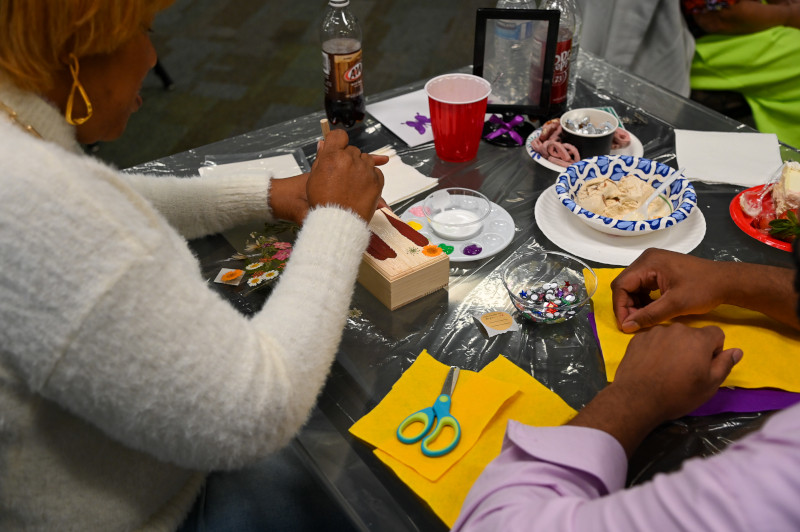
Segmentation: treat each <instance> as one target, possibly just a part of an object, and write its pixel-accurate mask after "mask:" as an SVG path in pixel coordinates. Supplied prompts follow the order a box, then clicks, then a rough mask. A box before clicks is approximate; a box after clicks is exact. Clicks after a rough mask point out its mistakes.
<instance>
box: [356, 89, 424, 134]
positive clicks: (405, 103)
mask: <svg viewBox="0 0 800 532" xmlns="http://www.w3.org/2000/svg"><path fill="white" fill-rule="evenodd" d="M367 111H368V112H369V114H371V115H372V116H374V117H375V119H376V120H378V121H379V122H380V123H381V124H383V125H384V126H386V127H387V128H389V130H390V131H391V132H392V133H394V134H395V135H397V136H398V137H400V138H401V139H403V142H405V143H406V144H408V145H409V146H410V147H412V148H413V147H414V146H419V145H420V144H424V143H426V142H431V141H432V140H433V129H431V123H430V118H431V112H430V109H429V108H428V95H427V94H425V90H424V89H420V90H418V91H414V92H410V93H408V94H404V95H402V96H398V97H396V98H389V99H388V100H384V101H382V102H378V103H372V104H369V105H367Z"/></svg>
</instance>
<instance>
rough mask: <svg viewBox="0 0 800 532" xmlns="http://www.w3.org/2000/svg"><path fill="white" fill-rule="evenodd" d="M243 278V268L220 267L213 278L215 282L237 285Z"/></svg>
mask: <svg viewBox="0 0 800 532" xmlns="http://www.w3.org/2000/svg"><path fill="white" fill-rule="evenodd" d="M242 279H244V270H238V269H232V268H222V269H220V271H219V273H218V274H217V276H216V277H215V278H214V282H215V283H220V284H229V285H232V286H238V285H239V283H241V282H242Z"/></svg>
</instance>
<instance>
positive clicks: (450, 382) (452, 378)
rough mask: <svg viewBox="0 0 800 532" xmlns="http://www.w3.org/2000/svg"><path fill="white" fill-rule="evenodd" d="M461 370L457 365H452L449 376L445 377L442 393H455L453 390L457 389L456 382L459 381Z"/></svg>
mask: <svg viewBox="0 0 800 532" xmlns="http://www.w3.org/2000/svg"><path fill="white" fill-rule="evenodd" d="M459 371H461V370H460V369H459V368H457V367H456V366H450V371H448V372H447V377H446V378H445V379H444V386H442V394H441V395H453V390H455V389H456V382H458V372H459Z"/></svg>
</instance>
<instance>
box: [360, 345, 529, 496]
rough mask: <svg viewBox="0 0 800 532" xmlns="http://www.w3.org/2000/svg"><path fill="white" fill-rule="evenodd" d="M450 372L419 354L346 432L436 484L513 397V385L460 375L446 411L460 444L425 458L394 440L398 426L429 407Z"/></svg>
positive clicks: (413, 446)
mask: <svg viewBox="0 0 800 532" xmlns="http://www.w3.org/2000/svg"><path fill="white" fill-rule="evenodd" d="M449 369H450V367H449V366H446V365H444V364H442V363H441V362H438V361H436V360H434V358H433V357H431V356H430V355H429V354H428V353H427V351H422V353H420V355H419V356H418V357H417V360H416V361H415V362H414V363H413V364H412V365H411V367H410V368H408V369H407V370H406V371H405V373H403V375H402V377H400V379H399V380H398V381H397V382H396V383H395V384H394V386H393V387H392V389H391V390H390V391H389V393H388V394H386V397H384V398H383V400H382V401H381V402H380V403H379V404H378V406H376V407H375V408H374V409H372V411H371V412H370V413H369V414H367V415H366V416H364V417H362V418H361V419H360V420H358V421H357V422H356V423H355V424H354V425H353V426H352V427H350V433H351V434H353V435H354V436H355V437H357V438H359V439H361V440H364V441H365V442H367V443H370V444H372V445H374V446H375V447H377V448H378V449H381V450H382V451H383V452H384V453H386V454H388V455H390V456H392V457H393V458H395V459H396V460H399V461H400V462H401V463H403V464H406V465H407V466H408V467H410V468H412V469H414V470H415V471H417V472H418V473H419V474H420V475H422V476H423V477H424V478H427V479H428V480H432V481H435V480H437V479H438V478H439V477H441V476H442V475H443V474H444V473H445V472H446V471H447V470H448V469H450V467H452V465H453V464H455V463H456V462H458V461H459V460H460V459H461V458H462V457H463V456H464V455H465V454H466V453H467V452H468V451H469V450H470V449H471V448H472V446H473V445H475V442H476V441H478V438H479V437H480V435H481V433H482V432H483V430H484V428H485V427H486V425H487V424H488V423H489V421H490V420H491V419H492V417H494V415H495V413H496V412H497V411H498V410H499V409H500V407H501V406H502V405H503V403H505V402H506V401H507V400H508V399H509V398H511V397H512V396H514V395H515V394H516V393H517V388H516V386H511V385H509V384H508V383H504V382H501V381H498V380H496V379H493V378H491V377H487V376H485V375H481V374H479V373H475V372H474V371H467V370H461V371H460V372H459V376H458V382H457V383H456V388H455V390H454V391H453V396H452V403H451V407H450V413H451V414H452V415H453V416H454V417H455V418H456V419H457V420H458V422H459V424H460V425H461V439H460V440H459V442H458V445H457V446H456V447H455V448H454V449H453V450H452V451H450V452H449V453H447V454H445V455H443V456H439V457H435V458H434V457H429V456H425V455H424V454H422V449H421V447H420V442H417V443H414V444H405V443H402V442H401V441H400V440H398V439H397V427H398V426H399V425H400V423H401V422H402V421H403V420H404V419H405V418H406V416H408V415H410V414H412V413H414V412H416V411H418V410H421V409H423V408H427V407H429V406H432V405H433V403H434V400H435V399H436V397H437V396H438V395H439V394H440V393H441V391H442V385H443V384H444V380H445V377H446V376H447V372H448V370H449Z"/></svg>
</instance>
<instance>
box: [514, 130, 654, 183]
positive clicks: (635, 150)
mask: <svg viewBox="0 0 800 532" xmlns="http://www.w3.org/2000/svg"><path fill="white" fill-rule="evenodd" d="M625 131H628V130H627V129H626V130H625ZM628 133H629V134H630V136H631V143H630V144H628V145H627V146H625V147H624V148H620V149H618V150H611V155H633V156H634V157H641V156H642V155H644V146H642V141H641V140H639V138H638V137H637V136H636V135H634V134H633V133H631V132H630V131H628ZM541 134H542V128H539V129H537V130H536V131H534V132H533V133H531V134H530V135H529V136H528V138H527V140H525V150H526V151H527V152H528V155H530V156H531V158H532V159H533V160H534V161H536V162H537V163H539V164H541V165H542V166H544V167H545V168H549V169H550V170H553V171H554V172H558V173H561V172H563V171H564V168H565V167H564V166H559V165H557V164H555V163H551V162H550V161H548V160H547V159H545V158H544V157H542V156H541V155H540V154H539V152H536V151H534V150H533V147H532V146H531V143H532V142H533V140H534V139H538V138H539V135H541Z"/></svg>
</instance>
